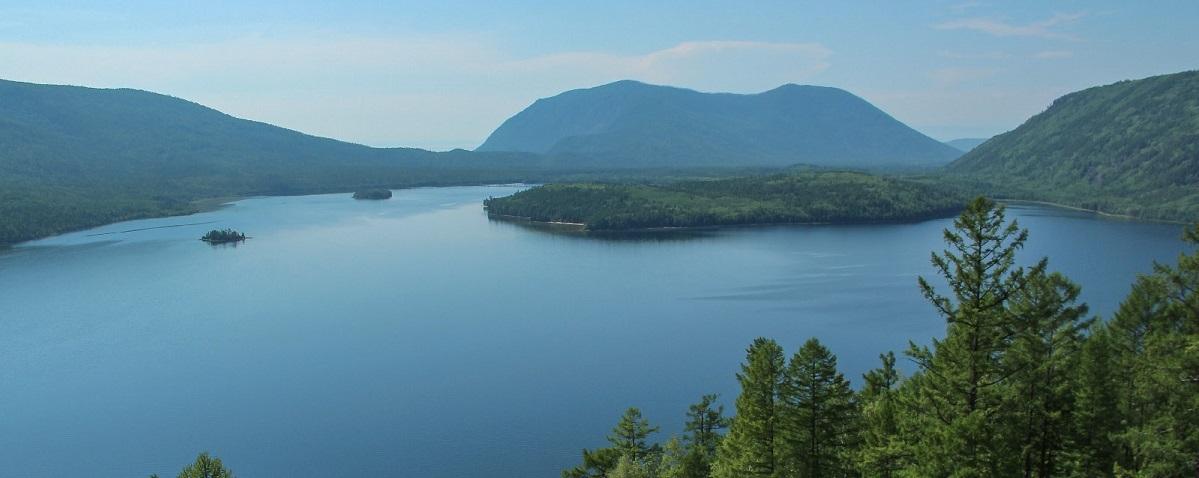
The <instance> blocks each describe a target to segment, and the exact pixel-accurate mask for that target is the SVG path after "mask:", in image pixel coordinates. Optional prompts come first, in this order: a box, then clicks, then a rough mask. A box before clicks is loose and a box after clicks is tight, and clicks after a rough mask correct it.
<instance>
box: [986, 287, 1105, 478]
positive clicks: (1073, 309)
mask: <svg viewBox="0 0 1199 478" xmlns="http://www.w3.org/2000/svg"><path fill="white" fill-rule="evenodd" d="M1079 292H1080V289H1079V287H1078V286H1077V285H1075V284H1074V283H1072V282H1070V281H1069V280H1068V279H1066V278H1065V276H1063V275H1061V274H1058V273H1053V274H1046V273H1045V272H1043V271H1041V270H1034V271H1032V272H1031V273H1030V274H1028V276H1027V277H1026V281H1025V287H1023V288H1022V289H1020V290H1019V291H1017V292H1016V294H1015V295H1013V296H1012V300H1011V304H1010V313H1011V316H1012V317H1013V319H1014V320H1015V321H1016V335H1015V340H1014V342H1013V344H1012V346H1011V348H1010V349H1009V350H1008V352H1007V353H1006V354H1005V356H1004V360H1005V362H1006V368H1007V369H1008V370H1012V371H1014V373H1013V374H1012V376H1011V377H1010V379H1009V381H1008V382H1009V384H1010V385H1011V388H1010V389H1009V392H1010V393H1011V396H1010V397H1009V400H1010V402H1009V403H1010V404H1011V407H1009V408H1008V410H1006V413H1005V416H1007V417H1009V418H1008V420H1005V424H1006V425H1007V426H1006V427H1005V429H1006V431H1007V433H1006V436H1007V437H1008V439H1009V440H1012V441H1013V442H1018V443H1020V444H1022V447H1021V449H1020V459H1021V472H1022V475H1023V476H1025V477H1034V476H1036V477H1042V478H1045V477H1050V476H1058V475H1060V473H1059V471H1060V470H1061V469H1062V468H1063V466H1064V459H1063V454H1064V452H1065V449H1064V446H1065V445H1066V439H1067V438H1068V437H1070V436H1071V430H1072V429H1073V423H1072V422H1071V414H1072V413H1073V405H1074V395H1073V390H1072V388H1071V387H1072V385H1073V382H1072V381H1071V379H1072V378H1073V377H1074V376H1075V374H1076V372H1077V366H1078V360H1079V356H1078V353H1079V349H1080V348H1081V346H1082V340H1083V331H1084V330H1085V329H1086V327H1087V326H1088V325H1089V324H1090V321H1088V320H1084V319H1083V316H1085V315H1086V313H1087V306H1086V305H1085V304H1082V305H1074V303H1075V302H1076V301H1077V299H1078V294H1079ZM997 431H998V430H997Z"/></svg>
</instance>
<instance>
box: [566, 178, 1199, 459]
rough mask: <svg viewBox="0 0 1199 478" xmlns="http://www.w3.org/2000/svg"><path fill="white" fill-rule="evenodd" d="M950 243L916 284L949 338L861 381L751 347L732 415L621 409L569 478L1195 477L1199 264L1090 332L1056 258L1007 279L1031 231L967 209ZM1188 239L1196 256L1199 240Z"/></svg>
mask: <svg viewBox="0 0 1199 478" xmlns="http://www.w3.org/2000/svg"><path fill="white" fill-rule="evenodd" d="M944 239H945V243H946V249H945V250H944V251H942V252H937V253H933V254H932V263H933V265H934V267H935V269H936V270H937V271H938V273H939V274H940V275H941V276H942V279H943V280H944V283H945V284H948V286H947V287H945V288H941V287H936V286H934V285H933V282H932V281H931V280H926V279H925V278H921V279H920V280H919V284H918V290H919V292H920V293H921V294H922V295H923V296H924V297H925V298H926V299H927V300H928V302H929V304H930V305H931V311H935V313H936V314H937V315H939V316H940V318H941V319H943V320H944V322H945V335H944V337H943V338H940V339H933V340H932V341H931V343H928V344H920V343H917V342H912V343H911V345H910V346H909V348H908V349H907V350H905V351H902V353H900V354H898V355H897V354H896V353H894V352H885V353H883V354H881V355H880V356H879V359H880V362H879V367H878V368H876V369H874V370H871V371H869V372H867V373H866V374H864V376H863V377H861V381H859V382H853V383H851V381H850V378H848V377H845V376H844V375H843V374H841V373H840V372H839V371H838V370H837V358H836V357H835V356H834V355H833V354H832V352H830V351H829V350H828V349H827V348H825V347H824V346H823V345H821V344H820V342H819V340H817V339H816V338H812V339H809V340H807V341H806V342H804V343H803V344H802V345H801V346H800V347H799V348H798V349H797V350H794V351H792V355H790V356H789V357H788V355H787V351H786V350H785V349H784V347H783V346H782V345H780V343H779V342H776V341H775V340H772V339H768V338H759V339H756V340H754V342H753V343H752V344H750V345H749V347H748V349H746V357H745V361H744V362H743V363H742V364H741V369H740V372H738V373H737V380H738V381H739V382H740V385H741V392H740V394H739V395H738V396H737V397H736V399H735V402H734V409H733V410H729V411H727V412H726V410H725V409H724V407H723V406H722V405H720V404H719V400H718V399H717V397H715V396H713V395H708V396H704V397H702V398H701V399H700V401H699V402H698V403H696V404H694V405H691V406H690V407H689V408H688V409H687V411H686V421H685V426H684V432H683V434H682V435H681V436H675V437H670V438H669V439H666V440H661V439H660V437H658V436H656V435H657V432H658V427H657V426H654V425H653V424H652V422H651V421H650V420H649V419H648V418H647V417H643V416H642V415H641V412H640V411H639V410H638V409H636V408H630V409H628V410H627V411H626V412H625V413H624V415H623V416H622V417H620V419H619V421H618V422H617V424H616V426H615V427H614V428H613V430H612V433H611V434H610V435H609V436H608V437H607V438H608V442H609V443H610V446H608V447H605V448H599V449H594V450H583V453H582V461H581V463H580V464H579V465H578V466H576V467H573V468H570V469H567V470H565V471H563V473H562V476H563V477H564V478H588V477H592V478H598V477H607V478H631V477H637V478H642V477H646V478H648V477H660V478H680V477H687V478H696V477H717V478H750V477H804V478H807V477H858V476H860V477H885V478H890V477H963V478H964V477H999V476H1023V477H1057V476H1060V477H1163V478H1164V477H1193V476H1199V293H1196V290H1197V289H1199V253H1197V252H1191V253H1188V254H1184V255H1182V256H1180V257H1179V258H1178V261H1177V263H1176V264H1170V265H1167V264H1156V265H1155V266H1154V272H1153V273H1151V274H1148V275H1144V276H1142V277H1140V278H1139V279H1138V280H1137V281H1136V283H1135V284H1134V285H1133V286H1132V290H1131V291H1130V292H1129V294H1128V296H1127V298H1125V299H1124V301H1123V303H1122V304H1121V306H1120V307H1119V309H1118V311H1117V312H1116V313H1115V315H1114V316H1112V317H1092V316H1090V315H1089V314H1088V309H1087V306H1086V304H1082V303H1079V302H1078V295H1079V292H1080V286H1079V285H1078V284H1076V283H1075V282H1073V281H1072V280H1071V279H1070V278H1067V277H1065V276H1063V275H1062V274H1060V273H1056V272H1053V264H1052V262H1051V261H1050V260H1049V259H1048V258H1045V259H1041V260H1040V261H1038V262H1036V263H1034V264H1030V265H1020V264H1018V263H1017V260H1016V253H1017V251H1019V250H1020V249H1021V248H1022V246H1023V245H1024V243H1025V241H1026V240H1027V239H1028V231H1027V230H1024V229H1021V228H1020V227H1019V226H1018V225H1017V224H1016V223H1015V222H1014V221H1008V220H1007V219H1006V218H1005V215H1004V208H1003V206H1002V205H999V204H997V203H995V202H993V201H991V200H988V199H984V198H978V199H975V200H974V201H972V202H971V203H970V204H969V206H968V207H967V208H966V210H965V211H964V212H962V214H961V215H960V216H959V217H958V218H957V219H956V220H955V221H954V224H953V228H952V229H948V230H946V231H945V236H944ZM1183 239H1184V240H1185V241H1187V242H1188V243H1190V244H1192V245H1196V244H1199V227H1196V228H1191V229H1188V230H1187V231H1186V232H1185V234H1184V238H1183ZM938 283H940V282H938ZM913 292H915V291H913ZM900 361H906V362H907V363H908V364H910V366H909V367H901V364H900ZM901 368H902V369H909V370H910V373H904V372H903V371H901Z"/></svg>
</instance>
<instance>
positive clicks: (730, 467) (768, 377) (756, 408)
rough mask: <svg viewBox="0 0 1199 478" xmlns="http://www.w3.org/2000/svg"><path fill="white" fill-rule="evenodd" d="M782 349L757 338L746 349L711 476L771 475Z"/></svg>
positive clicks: (778, 444) (774, 462)
mask: <svg viewBox="0 0 1199 478" xmlns="http://www.w3.org/2000/svg"><path fill="white" fill-rule="evenodd" d="M783 367H784V358H783V349H782V347H779V345H778V344H777V343H775V342H774V341H773V340H769V339H765V338H758V339H756V340H754V342H753V344H752V345H750V346H749V349H748V350H746V360H745V363H744V364H742V365H741V372H740V373H738V374H737V380H738V381H739V382H740V383H741V394H740V395H739V396H738V397H737V402H736V408H737V415H736V417H735V418H733V420H732V423H731V424H730V425H729V433H728V435H726V436H725V437H724V439H722V440H721V441H720V445H719V446H718V447H717V453H716V462H715V463H714V464H713V466H712V475H713V476H715V477H719V478H758V477H761V478H765V477H774V476H776V475H775V473H776V472H777V471H779V467H778V460H779V454H780V452H781V451H782V446H783V444H782V442H781V439H780V437H779V430H778V426H779V403H778V396H779V388H780V387H781V385H782V381H783Z"/></svg>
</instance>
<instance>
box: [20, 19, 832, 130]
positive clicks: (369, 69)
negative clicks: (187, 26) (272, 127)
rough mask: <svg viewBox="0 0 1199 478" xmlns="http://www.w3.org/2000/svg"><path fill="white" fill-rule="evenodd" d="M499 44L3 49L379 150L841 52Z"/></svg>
mask: <svg viewBox="0 0 1199 478" xmlns="http://www.w3.org/2000/svg"><path fill="white" fill-rule="evenodd" d="M493 40H494V39H491V38H486V37H474V36H469V35H455V36H411V37H402V38H401V37H388V38H361V37H339V36H336V35H332V36H322V35H309V36H306V37H302V38H301V37H295V36H291V37H287V38H267V37H242V38H237V39H232V40H226V41H218V42H209V43H199V44H169V45H143V46H102V45H69V44H67V45H63V44H32V43H0V78H4V79H14V80H22V81H32V82H38V83H57V84H75V85H86V86H96V87H132V88H139V89H145V90H150V91H156V92H160V93H166V94H171V95H175V96H179V97H182V98H186V99H189V100H193V101H197V102H199V103H202V104H205V105H208V106H212V107H214V108H217V109H220V110H222V111H225V112H228V113H230V114H233V115H236V116H241V117H245V118H251V119H256V120H260V121H266V122H269V123H274V124H279V125H281V126H286V127H289V128H294V129H298V130H300V131H304V132H307V133H312V134H318V135H323V136H331V137H334V138H338V139H344V140H349V141H357V142H364V143H368V144H374V145H385V146H398V145H406V146H428V147H445V146H447V145H449V144H454V145H457V146H462V147H473V146H475V145H477V144H478V143H480V142H482V140H483V138H484V137H486V135H487V134H488V133H490V132H491V130H492V129H493V128H494V127H495V126H496V125H498V124H499V123H500V122H502V121H503V120H504V119H505V118H507V117H508V116H510V115H512V114H514V113H516V112H517V111H519V110H520V109H521V108H524V107H525V106H527V105H528V104H529V103H530V102H532V101H533V100H534V99H536V98H539V97H545V96H550V95H553V94H556V93H558V92H561V91H564V90H568V89H573V88H580V87H587V86H594V85H598V84H602V83H606V82H610V81H615V80H620V79H626V78H631V79H637V80H642V81H647V82H653V83H663V84H672V85H678V86H685V87H690V88H696V89H701V90H707V91H736V92H754V91H762V90H766V89H769V88H772V87H775V86H778V85H780V84H783V83H787V82H802V81H804V80H807V79H809V78H811V77H812V76H813V75H817V74H819V73H821V72H822V71H824V70H825V69H827V68H828V67H829V58H830V56H831V55H832V52H831V51H829V50H828V49H827V48H825V47H824V46H822V45H819V44H814V43H767V42H750V41H695V42H684V43H679V44H677V45H674V46H671V47H669V48H664V49H661V50H656V51H651V52H648V53H644V54H628V55H619V54H612V53H606V52H595V51H577V52H562V53H554V54H548V55H540V56H533V57H526V58H520V57H516V56H514V55H512V54H510V53H508V52H506V51H504V50H502V49H500V48H497V47H496V46H495V45H496V44H497V43H498V42H495V41H493ZM467 138H469V139H467ZM464 139H466V140H464Z"/></svg>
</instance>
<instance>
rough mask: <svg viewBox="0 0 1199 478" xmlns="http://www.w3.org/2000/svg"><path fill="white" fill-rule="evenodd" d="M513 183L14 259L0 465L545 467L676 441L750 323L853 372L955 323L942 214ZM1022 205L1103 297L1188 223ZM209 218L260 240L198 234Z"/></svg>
mask: <svg viewBox="0 0 1199 478" xmlns="http://www.w3.org/2000/svg"><path fill="white" fill-rule="evenodd" d="M519 189H520V187H516V186H497V187H455V188H436V189H412V190H401V191H397V192H396V195H395V197H394V198H393V199H391V200H388V201H381V202H370V201H353V200H351V199H350V197H349V195H348V194H338V195H320V196H300V197H275V198H258V199H248V200H243V201H239V202H237V203H235V204H233V205H232V206H229V207H227V208H224V209H221V210H218V211H213V212H209V213H204V214H197V215H194V216H188V217H175V218H162V219H152V220H144V221H133V222H127V223H121V224H112V225H108V226H104V227H101V228H98V229H95V230H91V231H82V232H78V233H72V234H67V235H64V236H58V237H53V238H49V239H44V240H40V241H35V242H32V243H27V244H24V245H21V246H19V247H16V248H15V249H13V250H10V251H6V252H3V253H0V363H4V364H5V365H4V366H3V367H0V410H3V411H2V412H0V450H3V451H0V458H3V459H4V462H5V463H6V470H5V474H8V473H11V474H12V475H13V476H25V475H36V476H65V475H70V474H74V473H76V472H77V471H78V470H80V469H87V470H89V471H90V472H91V473H92V474H93V475H94V476H146V475H149V474H150V473H159V474H161V475H163V476H171V475H173V474H174V471H175V470H177V468H178V464H179V463H186V462H189V461H190V460H191V459H192V458H193V457H194V455H195V451H198V450H208V451H211V452H213V453H214V454H216V455H219V456H220V457H221V458H222V459H223V460H224V461H225V463H226V464H228V465H229V466H230V467H231V468H233V469H235V470H237V472H238V474H239V475H241V476H254V477H272V476H279V477H284V476H296V477H318V476H340V475H344V474H345V473H347V470H354V472H355V474H358V475H362V476H377V475H389V476H390V475H397V476H400V475H402V476H423V477H458V476H470V475H475V474H482V475H487V476H557V474H558V472H559V470H560V469H561V468H563V467H566V466H569V465H572V464H574V463H575V462H577V460H578V452H579V448H581V447H583V446H589V447H590V446H596V445H601V442H600V440H602V436H604V434H605V433H606V432H607V430H608V429H609V428H610V427H611V426H612V424H614V423H615V421H616V419H617V418H618V417H619V415H620V413H621V412H622V411H623V410H624V408H626V407H628V406H639V407H641V408H642V409H643V410H644V411H645V413H646V416H647V417H648V418H649V419H650V420H651V421H653V422H654V423H655V424H660V425H661V426H662V430H663V432H664V433H674V432H678V431H679V429H680V427H681V423H682V420H683V413H684V411H685V410H686V407H687V405H688V404H689V403H692V402H694V401H695V400H696V399H698V398H699V396H700V395H702V394H704V393H710V392H719V393H721V394H722V397H723V399H724V400H725V402H726V403H728V404H729V405H730V406H729V409H728V412H730V413H731V402H732V398H733V397H735V395H736V392H737V387H736V382H735V379H734V373H735V372H736V370H737V367H738V364H739V363H740V361H741V360H742V358H743V351H744V348H745V347H746V346H747V345H748V344H749V343H750V341H751V340H752V339H753V338H754V337H757V336H770V337H774V338H776V339H778V341H779V342H780V343H781V344H782V345H783V346H784V347H786V348H787V352H788V353H791V352H794V350H795V349H796V348H797V347H798V345H799V344H801V343H802V342H803V341H804V340H805V339H806V338H808V337H810V336H816V337H818V338H820V339H821V340H822V341H823V342H825V343H826V344H827V345H828V346H829V347H830V348H831V349H832V350H833V351H834V352H836V353H837V354H838V358H839V364H840V366H841V369H842V370H843V371H844V372H845V373H846V375H847V376H848V377H849V378H850V379H851V380H852V381H853V382H854V384H855V386H856V385H858V384H859V383H860V375H861V373H862V372H864V371H865V370H867V369H869V368H871V367H874V366H875V365H876V363H877V357H878V354H879V353H881V352H885V351H887V350H895V351H897V352H899V351H902V350H903V349H904V348H905V347H906V346H907V343H908V340H909V339H913V340H917V341H919V342H925V341H927V340H928V338H929V337H933V336H940V335H941V334H942V333H943V331H944V324H943V322H942V320H941V319H940V318H939V317H937V316H936V315H935V314H934V313H933V311H932V309H931V308H930V307H929V306H928V305H927V304H926V303H925V302H924V300H923V299H922V298H921V297H920V294H919V291H918V290H917V288H916V277H917V276H918V275H925V276H931V275H932V274H933V271H932V269H931V266H929V264H928V255H929V252H930V251H932V250H940V249H942V248H943V244H942V242H941V230H942V229H944V228H945V227H948V226H949V225H950V220H949V219H944V220H936V221H927V222H922V223H918V224H903V225H865V226H796V227H769V228H743V229H726V230H721V231H715V232H708V233H703V234H688V235H684V236H657V237H654V238H651V239H645V238H641V239H639V240H612V239H597V238H591V237H583V236H578V235H564V234H551V233H546V232H543V231H539V230H535V229H531V228H527V227H523V226H520V225H517V224H511V223H505V222H496V221H489V220H488V219H487V217H486V215H485V214H484V213H483V211H482V209H481V206H480V202H481V200H482V199H483V198H486V197H488V196H502V195H507V194H510V193H512V192H515V191H517V190H519ZM1009 215H1010V216H1011V217H1015V218H1016V219H1018V220H1019V221H1020V223H1021V225H1023V226H1025V227H1027V228H1029V229H1030V232H1031V239H1030V242H1029V244H1028V247H1027V248H1026V250H1025V251H1024V252H1023V255H1022V256H1021V262H1022V263H1025V264H1028V263H1032V262H1033V261H1034V260H1035V259H1037V258H1039V257H1041V256H1045V255H1048V256H1049V257H1050V268H1051V269H1054V270H1060V271H1062V272H1065V273H1066V274H1067V275H1068V276H1069V277H1071V278H1072V279H1073V280H1074V281H1076V282H1078V283H1080V284H1081V285H1082V287H1083V299H1084V300H1085V301H1086V302H1088V303H1089V304H1090V305H1091V306H1092V311H1093V312H1095V313H1099V314H1102V315H1104V316H1107V315H1110V313H1111V312H1112V311H1114V309H1115V308H1116V306H1117V305H1118V303H1119V301H1120V300H1121V299H1122V298H1123V297H1124V295H1125V294H1126V293H1127V291H1128V287H1129V285H1130V283H1131V282H1132V280H1133V279H1134V278H1135V276H1136V274H1137V273H1141V272H1148V271H1149V270H1150V269H1151V265H1152V261H1153V260H1159V261H1165V262H1172V261H1173V259H1174V257H1175V256H1176V255H1177V254H1178V253H1179V252H1180V251H1182V250H1184V246H1183V244H1182V243H1181V242H1180V241H1179V239H1178V236H1179V233H1180V231H1181V227H1180V226H1176V225H1168V224H1152V223H1141V222H1129V221H1118V220H1107V219H1100V218H1096V217H1094V216H1092V215H1090V214H1085V213H1078V212H1073V211H1067V210H1061V209H1054V208H1045V207H1040V206H1025V205H1020V206H1012V207H1011V208H1010V209H1009ZM182 224H190V225H184V226H179V227H169V228H155V227H159V226H170V225H182ZM217 227H232V228H236V229H239V230H242V231H244V232H246V233H247V234H248V235H250V236H252V238H251V239H250V240H248V241H247V242H245V243H244V244H241V245H239V246H236V247H212V246H208V245H206V244H204V243H202V242H200V241H198V240H196V238H198V237H199V236H200V235H201V234H203V232H205V231H207V230H209V229H213V228H217ZM148 228H155V229H148ZM122 231H132V232H122ZM66 457H69V458H66Z"/></svg>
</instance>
